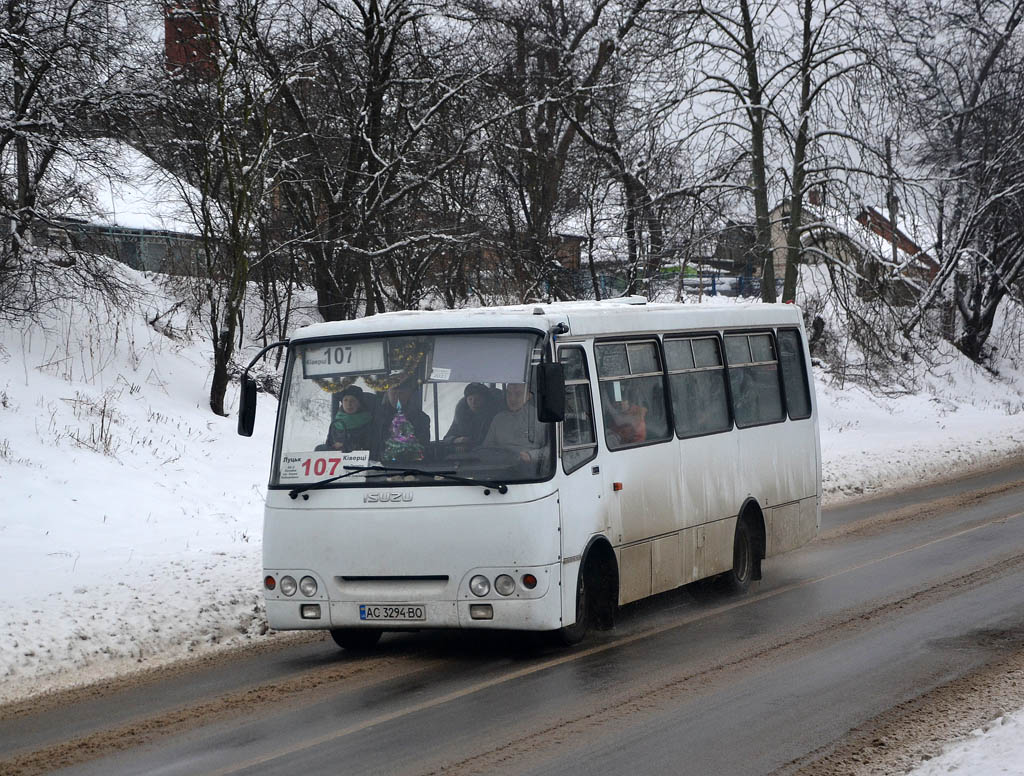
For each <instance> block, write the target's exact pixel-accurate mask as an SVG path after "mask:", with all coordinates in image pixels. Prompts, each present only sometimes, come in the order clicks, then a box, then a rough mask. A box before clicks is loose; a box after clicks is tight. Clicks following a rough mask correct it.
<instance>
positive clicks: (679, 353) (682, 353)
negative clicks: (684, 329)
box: [665, 339, 693, 372]
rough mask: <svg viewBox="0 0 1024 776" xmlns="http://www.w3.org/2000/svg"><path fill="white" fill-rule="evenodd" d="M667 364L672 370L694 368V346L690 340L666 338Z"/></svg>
mask: <svg viewBox="0 0 1024 776" xmlns="http://www.w3.org/2000/svg"><path fill="white" fill-rule="evenodd" d="M665 366H666V367H667V368H668V370H669V371H670V372H671V371H673V370H675V369H693V348H692V347H691V345H690V340H685V339H667V340H665Z"/></svg>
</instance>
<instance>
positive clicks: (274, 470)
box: [267, 326, 558, 491]
mask: <svg viewBox="0 0 1024 776" xmlns="http://www.w3.org/2000/svg"><path fill="white" fill-rule="evenodd" d="M495 333H498V334H527V335H530V336H533V337H536V338H537V339H538V344H537V345H536V346H535V347H534V348H531V349H530V353H531V354H532V353H533V352H534V351H535V350H536V349H537V348H539V347H540V344H541V343H542V342H543V338H544V335H545V333H546V332H544V331H542V330H540V329H531V328H525V327H522V326H517V327H508V328H501V327H492V326H484V327H480V326H474V327H472V328H458V329H455V328H439V329H400V330H395V331H386V332H381V331H376V332H358V333H355V334H341V335H339V334H332V335H323V336H319V337H310V338H308V339H300V340H292V341H291V342H289V344H288V358H287V361H286V362H285V369H284V375H283V377H282V382H281V385H282V396H281V397H280V398H281V400H280V401H278V403H277V421H276V423H275V426H274V442H273V444H272V445H271V448H270V454H271V462H270V477H269V478H268V481H267V490H268V491H269V490H291V489H292V488H294V487H295V485H294V484H292V483H281V482H280V481H279V480H280V469H281V455H280V448H281V438H282V436H283V435H284V416H285V410H286V409H287V402H286V401H284V398H285V397H284V395H283V390H284V386H286V385H289V384H290V383H291V379H292V370H294V369H295V365H296V363H298V362H299V361H300V359H299V357H298V352H299V348H300V347H305V346H307V345H311V344H316V343H319V342H332V341H335V340H349V339H370V338H373V337H381V338H384V339H387V338H389V337H421V336H422V337H429V336H434V337H436V336H442V335H445V334H451V335H457V334H458V335H462V334H495ZM528 365H529V366H533V363H532V356H531V357H530V361H529V362H528ZM299 368H300V369H301V368H302V365H301V363H300V364H299ZM425 384H426V383H424V385H425ZM527 385H528V386H529V385H531V383H529V382H528V383H527ZM499 411H500V410H499ZM544 425H554V424H544ZM432 441H435V442H436V441H437V440H432ZM547 447H548V453H549V458H550V460H551V466H550V467H549V468H548V471H547V476H544V477H538V478H536V479H530V480H525V479H524V480H515V481H513V482H512V483H510V484H512V485H531V484H536V483H539V482H549V481H550V480H552V479H553V478H554V476H555V472H556V471H557V467H556V465H555V462H554V456H556V455H558V440H557V435H556V434H555V433H553V432H552V433H550V434H549V435H548V445H547ZM275 480H278V482H276V483H275ZM393 484H394V483H387V484H386V485H385V483H380V482H368V481H365V480H356V479H355V478H352V479H344V480H341V481H339V482H332V483H331V484H330V485H329V486H328V487H329V488H331V489H334V488H338V489H345V488H352V489H357V488H374V487H376V488H380V487H385V486H391V485H393ZM452 484H453V483H451V482H446V481H429V482H405V483H403V484H402V487H417V488H424V487H427V488H429V487H451V485H452Z"/></svg>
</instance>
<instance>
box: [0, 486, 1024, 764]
mask: <svg viewBox="0 0 1024 776" xmlns="http://www.w3.org/2000/svg"><path fill="white" fill-rule="evenodd" d="M1019 479H1024V472H1022V471H1020V470H1019V469H1016V470H1010V469H1008V470H1004V471H1001V472H996V473H992V474H988V475H984V476H980V477H974V478H971V479H969V480H965V481H961V482H958V483H951V484H947V485H944V486H941V487H933V488H930V489H928V490H923V491H917V492H908V493H903V494H898V495H896V496H893V497H890V498H886V499H880V500H875V501H873V502H864V503H861V504H857V505H853V506H849V507H844V508H841V509H834V510H830V511H827V512H826V513H825V514H824V516H823V524H822V534H821V537H819V539H818V540H817V541H815V542H814V543H812V544H811V545H809V546H808V547H806V548H803V549H801V550H798V551H796V552H792V553H789V554H787V555H784V556H780V557H778V558H773V559H770V560H769V561H767V562H766V563H765V565H764V580H763V581H762V582H760V583H757V584H756V585H755V586H754V587H753V588H752V590H751V591H750V592H749V593H748V594H747V595H745V596H741V597H737V598H729V597H723V596H721V595H719V594H717V593H715V592H713V591H709V590H706V589H705V587H703V586H699V585H698V586H690V587H688V588H686V589H683V590H680V591H674V592H672V593H668V594H664V595H661V596H658V597H656V598H654V599H650V600H648V601H645V602H641V603H639V604H636V605H631V606H629V607H626V608H625V609H623V610H622V611H621V613H620V617H619V621H618V623H617V626H616V628H615V630H613V631H610V632H603V633H592V634H591V636H590V637H588V639H587V641H585V642H584V643H583V644H582V645H580V646H579V647H576V648H574V649H571V650H559V649H554V648H550V647H547V646H544V645H542V644H537V643H535V642H534V641H533V640H530V639H526V638H514V637H510V636H506V635H502V634H484V635H475V634H438V633H422V634H389V635H386V636H385V637H384V640H383V641H382V642H381V646H380V649H379V650H378V652H377V653H375V654H374V655H371V656H368V657H351V656H348V655H345V654H344V653H342V652H340V651H339V650H337V649H336V648H335V647H334V645H333V642H330V641H327V642H318V643H313V644H305V645H302V646H298V647H292V648H289V649H285V650H281V651H276V652H270V653H268V654H263V655H257V656H254V657H250V658H244V659H240V660H238V661H236V662H234V663H232V664H230V665H227V666H226V665H218V666H212V667H209V668H206V669H201V670H198V671H195V672H193V673H190V674H188V675H182V676H174V677H169V678H166V679H162V680H160V679H158V680H154V681H152V682H149V683H147V684H145V685H139V686H134V687H129V688H127V689H123V690H119V691H116V692H113V693H111V694H108V695H100V696H98V697H94V698H89V699H86V700H84V701H82V702H80V703H78V704H76V705H75V706H71V707H61V708H56V709H51V710H48V711H45V712H43V713H40V714H29V715H22V716H19V717H16V718H13V719H6V720H0V772H7V770H5V764H6V766H7V768H8V769H10V768H13V767H14V766H15V765H17V766H18V767H20V768H23V769H24V771H25V772H36V771H39V770H43V771H49V770H52V769H54V768H55V767H57V766H60V765H61V764H63V763H68V762H72V763H76V764H73V765H71V766H70V767H68V768H66V769H63V770H59V772H61V773H69V774H71V773H74V774H120V773H139V774H141V773H145V774H228V773H259V774H264V775H266V774H290V775H294V774H311V773H344V774H353V775H354V774H424V773H442V772H443V773H446V774H462V773H466V774H469V773H487V774H491V773H516V774H519V773H524V774H587V776H595V775H596V774H623V773H630V772H634V773H675V774H688V773H693V774H768V773H773V772H785V770H786V769H787V764H788V763H791V762H793V761H795V760H797V759H798V758H803V757H805V756H807V755H808V753H813V752H815V751H817V750H820V749H822V748H823V747H828V745H829V744H830V743H832V742H834V741H836V740H837V739H839V738H841V737H842V736H844V735H845V734H846V733H847V732H848V731H849V730H851V729H852V728H854V727H856V726H857V725H860V724H862V723H864V722H865V721H866V720H869V719H871V718H872V717H874V716H876V715H878V714H880V713H882V712H885V711H887V710H888V709H890V708H892V707H893V706H895V705H897V704H899V703H901V702H904V701H906V700H909V699H911V698H914V697H917V696H918V695H920V694H922V693H924V692H927V691H928V690H930V689H932V688H934V687H936V686H939V685H941V684H944V683H946V682H948V681H950V680H952V679H955V678H957V677H960V676H962V675H964V674H967V673H969V672H971V671H973V670H975V669H977V668H979V667H981V666H983V665H985V664H986V663H988V662H991V661H993V660H995V659H998V658H999V657H1000V656H1001V655H1004V654H1007V653H1008V652H1011V651H1019V650H1020V649H1021V648H1022V647H1024V483H1021V484H1019V485H1013V486H1012V487H1008V484H1011V483H1015V482H1016V481H1017V480H1019ZM982 491H986V492H988V493H989V495H987V496H983V495H982V494H981V492H982ZM968 493H971V494H972V495H971V496H967V495H965V494H968ZM926 502H927V503H926ZM922 504H923V506H922ZM168 731H173V734H170V733H169V732H168ZM119 747H124V748H123V749H121V750H118V748H119ZM32 751H39V752H40V755H39V756H37V757H36V758H35V760H33V758H32V757H31V756H30V755H29V754H28V753H30V752H32ZM87 752H88V755H87V754H86V753H87ZM93 755H99V756H98V757H94V758H93V759H86V758H87V756H90V757H91V756H93ZM11 757H20V758H21V759H19V760H13V759H9V758H11ZM76 761H77V762H76Z"/></svg>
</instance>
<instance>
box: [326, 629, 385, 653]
mask: <svg viewBox="0 0 1024 776" xmlns="http://www.w3.org/2000/svg"><path fill="white" fill-rule="evenodd" d="M380 636H381V631H380V630H377V629H376V628H334V629H333V630H331V638H332V639H334V643H335V644H337V645H338V646H339V647H341V648H342V649H347V650H349V651H350V652H363V651H365V650H368V649H372V648H373V647H375V646H376V645H377V642H378V641H380Z"/></svg>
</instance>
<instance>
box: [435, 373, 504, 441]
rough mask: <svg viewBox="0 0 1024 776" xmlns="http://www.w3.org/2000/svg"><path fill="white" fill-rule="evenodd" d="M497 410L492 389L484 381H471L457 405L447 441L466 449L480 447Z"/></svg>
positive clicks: (447, 434)
mask: <svg viewBox="0 0 1024 776" xmlns="http://www.w3.org/2000/svg"><path fill="white" fill-rule="evenodd" d="M497 412H498V407H497V405H496V403H495V401H494V399H493V397H492V395H491V389H490V388H488V387H487V386H486V385H484V384H483V383H470V384H469V385H467V386H466V389H465V390H464V391H463V394H462V398H461V399H459V402H458V404H456V405H455V418H454V420H452V425H451V426H450V427H449V428H448V432H447V433H446V434H445V435H444V438H445V441H447V442H451V443H452V444H454V445H456V446H457V447H459V448H462V449H466V450H468V449H470V448H473V447H479V446H480V444H481V443H482V442H483V441H484V437H485V436H487V430H488V429H489V428H490V426H491V420H493V418H494V416H495V414H496V413H497Z"/></svg>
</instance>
